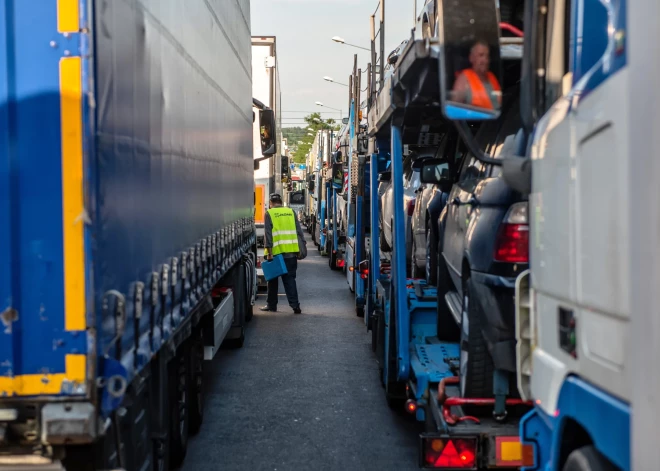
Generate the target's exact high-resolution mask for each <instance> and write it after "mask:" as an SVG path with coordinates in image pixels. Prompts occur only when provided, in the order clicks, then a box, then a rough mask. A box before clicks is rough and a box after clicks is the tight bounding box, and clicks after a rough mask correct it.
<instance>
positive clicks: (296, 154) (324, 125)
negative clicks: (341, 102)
mask: <svg viewBox="0 0 660 471" xmlns="http://www.w3.org/2000/svg"><path fill="white" fill-rule="evenodd" d="M304 120H305V122H306V123H307V124H308V129H306V131H307V132H304V133H303V135H302V137H301V138H300V139H295V140H293V141H289V142H291V143H292V144H291V147H292V148H293V147H294V146H295V150H293V161H294V162H295V163H299V164H303V163H305V161H306V160H307V154H309V151H310V150H311V149H312V145H313V144H314V138H315V137H316V133H317V132H318V131H321V130H333V131H339V129H340V126H338V125H336V122H335V120H334V119H332V118H330V119H326V120H324V119H323V118H321V113H312V114H310V115H307V116H305V118H304ZM309 128H311V130H310V129H309ZM294 129H302V128H294ZM303 131H305V130H303ZM283 132H284V131H283ZM309 134H313V136H310V135H309Z"/></svg>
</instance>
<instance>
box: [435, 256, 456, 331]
mask: <svg viewBox="0 0 660 471" xmlns="http://www.w3.org/2000/svg"><path fill="white" fill-rule="evenodd" d="M436 268H437V269H436V273H437V274H436V279H437V283H436V284H437V293H438V301H437V305H436V313H437V319H438V340H441V341H443V342H458V341H459V340H460V338H461V335H460V325H459V324H458V323H457V322H456V320H455V319H454V316H453V315H452V313H451V311H450V310H449V306H447V301H445V295H446V294H447V293H449V291H450V290H452V289H453V288H451V286H452V284H451V281H450V279H449V271H448V270H447V266H446V265H445V261H444V259H443V258H442V254H441V252H440V250H436Z"/></svg>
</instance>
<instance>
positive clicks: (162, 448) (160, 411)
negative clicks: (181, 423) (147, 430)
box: [150, 358, 172, 471]
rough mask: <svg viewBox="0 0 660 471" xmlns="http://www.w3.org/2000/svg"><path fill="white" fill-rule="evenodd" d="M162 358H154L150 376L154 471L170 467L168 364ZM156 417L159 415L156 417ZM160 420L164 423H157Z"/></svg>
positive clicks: (166, 470)
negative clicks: (152, 371) (153, 368)
mask: <svg viewBox="0 0 660 471" xmlns="http://www.w3.org/2000/svg"><path fill="white" fill-rule="evenodd" d="M162 361H163V360H162V359H161V358H156V360H155V362H152V363H155V370H156V371H154V374H153V375H152V376H151V384H152V390H153V393H152V394H153V395H152V402H151V404H150V405H151V407H150V412H151V417H150V419H151V420H150V422H151V424H152V429H151V436H152V443H153V447H152V455H153V461H152V463H153V470H154V471H169V469H170V444H171V441H172V433H171V431H170V422H171V420H172V418H171V417H170V411H171V409H170V385H169V379H170V374H169V364H167V365H164V366H162V363H160V362H162ZM156 417H160V419H157V418H156ZM159 420H162V421H163V422H164V423H160V424H158V421H159ZM157 424H158V425H157Z"/></svg>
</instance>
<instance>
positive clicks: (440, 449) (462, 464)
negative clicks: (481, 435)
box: [423, 438, 477, 469]
mask: <svg viewBox="0 0 660 471" xmlns="http://www.w3.org/2000/svg"><path fill="white" fill-rule="evenodd" d="M423 454H424V456H423V458H424V467H426V468H436V469H476V468H477V439H476V438H425V439H424V443H423Z"/></svg>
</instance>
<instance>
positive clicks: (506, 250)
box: [495, 224, 529, 263]
mask: <svg viewBox="0 0 660 471" xmlns="http://www.w3.org/2000/svg"><path fill="white" fill-rule="evenodd" d="M495 260H496V261H498V262H507V263H528V262H529V226H528V225H527V224H502V225H501V226H500V230H499V232H498V234H497V240H496V241H495Z"/></svg>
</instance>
